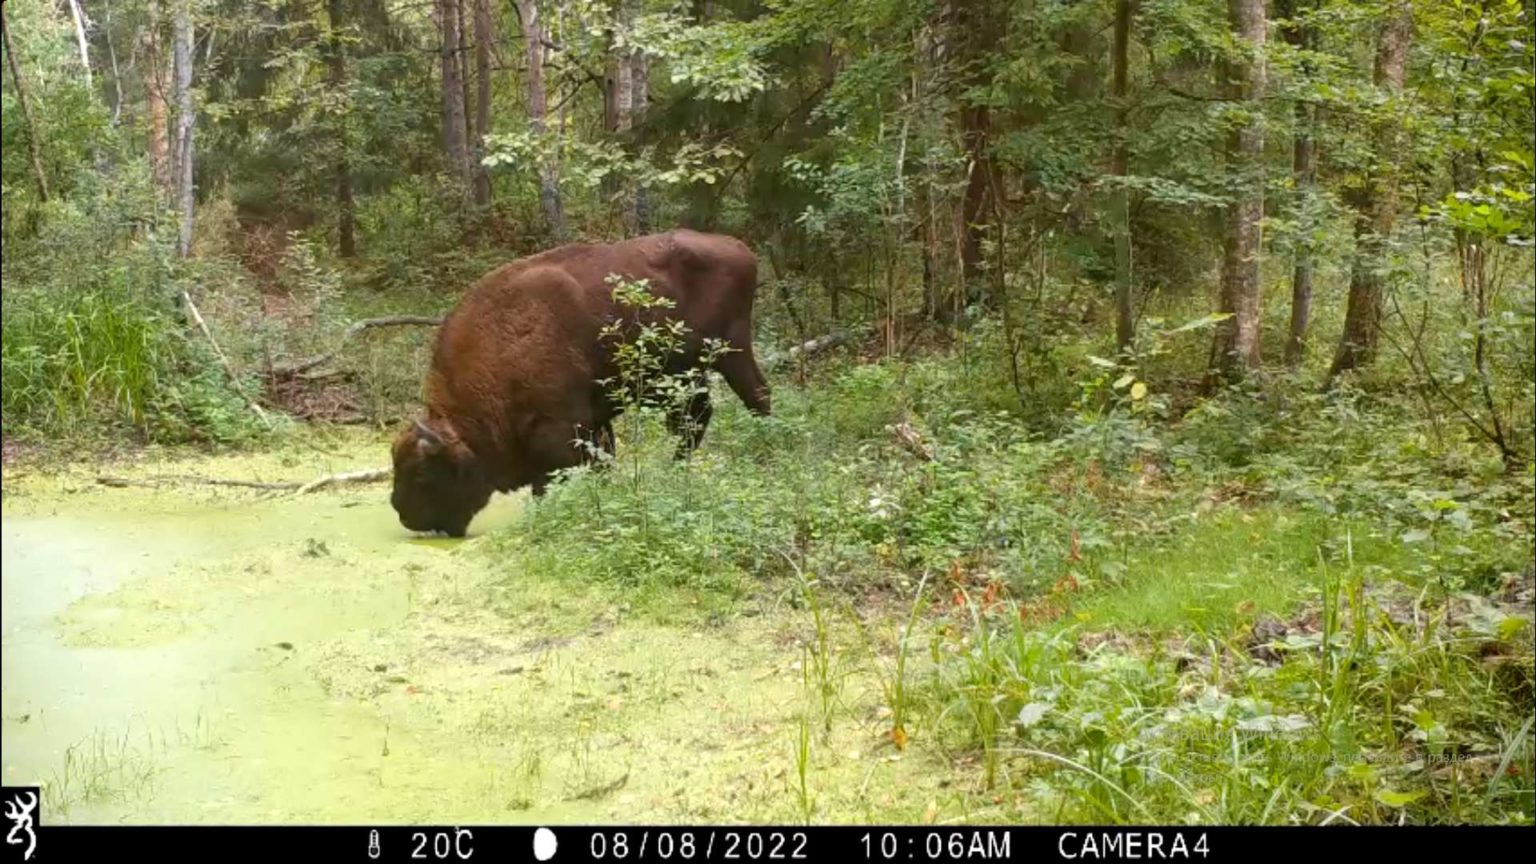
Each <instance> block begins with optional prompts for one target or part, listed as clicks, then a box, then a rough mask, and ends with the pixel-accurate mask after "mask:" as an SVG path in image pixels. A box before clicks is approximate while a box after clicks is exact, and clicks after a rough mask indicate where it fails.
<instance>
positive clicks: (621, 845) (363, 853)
mask: <svg viewBox="0 0 1536 864" xmlns="http://www.w3.org/2000/svg"><path fill="white" fill-rule="evenodd" d="M4 827H6V828H7V829H9V828H11V827H12V826H10V825H5V826H4ZM33 830H34V831H35V832H36V840H37V843H36V847H35V851H34V854H33V855H32V857H31V858H30V859H28V860H29V861H35V862H52V861H108V860H112V861H130V860H136V859H138V858H140V857H143V858H144V859H146V860H147V861H150V862H154V861H179V860H198V861H221V860H230V859H234V860H240V859H255V860H264V861H288V860H294V861H310V860H314V861H344V862H357V864H367V862H374V861H378V862H422V861H426V862H464V861H497V862H512V861H539V860H549V861H555V862H562V861H602V862H662V861H665V862H688V861H726V862H729V861H740V862H760V861H785V862H794V861H844V862H925V861H977V862H980V861H1062V862H1078V861H1082V862H1098V861H1251V860H1268V859H1277V860H1290V861H1302V862H1305V861H1306V857H1307V856H1309V855H1311V856H1318V855H1321V856H1324V857H1325V858H1327V859H1333V858H1336V857H1340V856H1349V855H1352V854H1359V855H1366V856H1372V857H1378V858H1379V857H1385V856H1393V855H1402V856H1406V858H1405V860H1418V859H1419V858H1421V857H1423V856H1425V855H1428V856H1435V855H1437V854H1442V855H1449V856H1456V857H1457V858H1460V857H1464V856H1466V855H1468V854H1479V853H1478V852H1477V851H1476V850H1482V851H1483V852H1493V850H1498V849H1502V848H1504V847H1505V844H1517V843H1518V844H1520V845H1529V843H1530V841H1531V840H1533V839H1536V826H1529V825H1527V826H1459V827H1455V826H1453V827H1421V826H1403V827H1354V826H1330V827H1326V828H1312V827H1246V828H1245V827H1232V826H1206V827H1200V826H1194V827H1191V826H1171V825H1170V826H1051V827H1044V826H1017V825H1012V826H1009V825H997V826H989V825H968V826H910V825H905V826H881V825H872V826H837V827H804V826H659V825H656V826H645V825H630V826H593V825H550V826H547V828H539V827H538V826H532V825H529V826H490V825H464V826H436V827H403V826H399V825H393V826H367V825H357V826H334V827H317V826H293V827H254V826H251V827H243V826H230V827H212V826H208V827H172V826H163V827H162V826H56V825H38V826H33ZM543 831H548V832H549V833H548V834H545V835H543V839H542V841H541V842H542V844H543V845H542V848H541V850H540V851H543V852H549V851H550V843H549V840H550V838H551V837H553V838H554V849H553V854H551V855H550V856H549V857H548V858H542V859H541V858H539V857H536V855H535V842H536V834H537V833H539V832H543ZM1517 848H1518V847H1517ZM22 852H23V847H22V846H20V845H7V846H6V847H4V849H3V853H0V854H3V855H4V858H5V860H7V861H21V860H22Z"/></svg>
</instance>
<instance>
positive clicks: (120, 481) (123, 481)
mask: <svg viewBox="0 0 1536 864" xmlns="http://www.w3.org/2000/svg"><path fill="white" fill-rule="evenodd" d="M96 482H97V483H100V484H101V485H103V486H110V487H112V488H113V489H126V488H128V487H130V486H144V487H148V488H151V489H158V488H160V487H162V486H182V485H202V486H239V487H241V488H245V489H261V490H263V491H267V492H278V491H283V490H287V489H296V488H298V486H299V484H297V483H262V482H259V481H256V480H224V479H221V478H218V477H193V476H185V475H183V476H170V477H146V478H144V479H135V478H132V477H112V476H109V475H102V476H100V477H97V478H96Z"/></svg>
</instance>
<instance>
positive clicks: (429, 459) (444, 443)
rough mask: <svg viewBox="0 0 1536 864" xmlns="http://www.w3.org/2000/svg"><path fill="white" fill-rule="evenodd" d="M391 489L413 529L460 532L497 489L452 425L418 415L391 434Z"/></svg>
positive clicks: (396, 505) (403, 519)
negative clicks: (395, 434)
mask: <svg viewBox="0 0 1536 864" xmlns="http://www.w3.org/2000/svg"><path fill="white" fill-rule="evenodd" d="M394 457H395V489H394V492H393V494H391V495H390V499H389V502H390V503H391V504H393V505H394V508H395V512H396V513H398V514H399V515H400V524H401V525H404V526H405V527H406V528H408V529H410V530H412V531H441V532H442V533H444V534H447V535H448V536H449V537H463V536H464V532H465V531H466V530H468V528H469V521H470V520H471V519H473V518H475V514H476V513H478V512H480V508H482V507H484V506H485V503H486V502H487V501H489V500H490V499H491V493H492V492H493V491H495V490H494V489H493V487H492V486H491V484H490V483H489V482H488V481H487V480H486V479H485V474H484V472H483V471H482V470H481V468H480V463H479V460H478V459H476V458H475V454H474V452H473V451H472V450H470V449H469V448H468V447H467V446H465V445H464V442H462V441H460V440H459V439H458V436H457V435H456V434H454V432H453V430H452V428H451V427H449V426H448V425H447V424H445V423H442V422H441V421H438V423H437V425H436V426H435V427H434V426H433V425H428V423H423V422H422V421H420V420H417V421H415V422H414V423H412V424H411V426H410V428H408V429H406V430H405V431H403V432H401V433H400V437H398V438H396V439H395V447H394Z"/></svg>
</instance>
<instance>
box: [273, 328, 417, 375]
mask: <svg viewBox="0 0 1536 864" xmlns="http://www.w3.org/2000/svg"><path fill="white" fill-rule="evenodd" d="M442 323H443V319H441V318H433V317H431V316H427V315H386V316H384V317H382V318H364V319H363V320H361V321H354V322H352V324H351V326H349V327H347V329H346V330H345V331H344V332H343V333H342V334H341V344H339V345H337V346H336V348H335V349H333V350H331V351H328V352H326V353H324V354H317V355H315V356H313V357H310V358H308V359H306V360H299V361H297V362H294V363H287V364H284V365H282V366H277V367H274V368H273V369H272V372H271V374H272V376H273V377H274V378H293V377H295V376H297V375H299V374H300V373H303V372H308V371H309V370H311V369H313V368H315V367H316V366H320V365H322V364H324V363H328V362H330V361H331V360H332V359H334V358H335V357H336V355H337V354H340V353H341V349H342V348H344V347H345V346H346V344H347V343H348V342H350V341H352V340H353V339H355V338H356V337H357V336H359V335H360V334H362V333H363V332H364V331H367V330H373V329H375V328H378V327H408V326H419V327H436V326H438V325H439V324H442Z"/></svg>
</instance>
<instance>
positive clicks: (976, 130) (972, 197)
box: [949, 0, 1001, 305]
mask: <svg viewBox="0 0 1536 864" xmlns="http://www.w3.org/2000/svg"><path fill="white" fill-rule="evenodd" d="M949 3H950V10H949V12H950V14H949V18H950V21H951V25H952V27H953V29H954V33H955V34H956V37H957V38H956V41H957V42H958V43H959V46H960V63H961V65H962V66H963V67H964V68H965V69H966V70H967V71H966V72H965V74H964V79H965V82H964V83H965V84H967V85H969V86H973V87H974V86H980V85H982V84H985V83H986V81H987V80H988V70H987V68H986V64H987V62H988V60H989V58H990V57H991V56H992V49H993V46H994V45H995V44H996V41H997V36H998V32H997V31H998V25H997V22H995V21H993V20H992V18H993V17H994V16H992V15H991V14H990V12H991V11H992V9H991V3H990V2H970V0H949ZM991 133H992V112H991V110H990V109H989V108H988V107H987V106H986V105H969V104H964V103H962V104H961V106H960V139H961V144H962V146H963V147H964V149H965V156H966V165H967V169H966V184H965V192H964V194H963V196H962V197H961V201H960V220H961V229H962V233H961V239H960V277H961V282H962V283H963V284H964V285H965V295H966V296H965V297H964V298H963V299H962V302H961V303H960V304H958V305H965V304H969V303H974V302H976V301H978V300H980V299H981V296H982V294H981V291H980V286H981V280H980V273H981V241H982V238H983V236H984V235H985V233H986V223H988V222H990V221H991V220H993V219H994V218H995V217H996V214H997V202H996V201H995V200H993V194H992V193H993V190H996V189H999V188H1001V183H1000V181H999V178H998V177H997V162H996V160H995V159H993V157H992V145H991V140H990V139H991Z"/></svg>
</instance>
